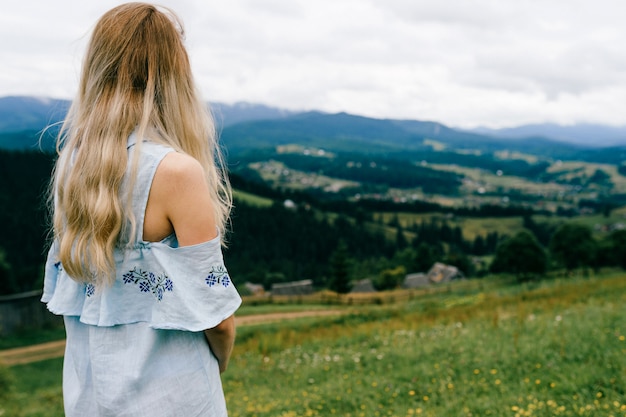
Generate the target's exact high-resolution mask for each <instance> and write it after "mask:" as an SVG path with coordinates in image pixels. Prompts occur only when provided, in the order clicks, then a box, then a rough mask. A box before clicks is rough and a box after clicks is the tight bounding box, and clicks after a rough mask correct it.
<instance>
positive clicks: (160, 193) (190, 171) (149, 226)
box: [144, 152, 235, 372]
mask: <svg viewBox="0 0 626 417" xmlns="http://www.w3.org/2000/svg"><path fill="white" fill-rule="evenodd" d="M172 231H174V232H175V233H176V238H177V240H178V244H179V245H180V246H189V245H195V244H198V243H202V242H206V241H208V240H211V239H213V238H215V237H216V236H217V227H216V223H215V217H214V213H213V206H212V201H211V196H210V193H209V185H208V183H207V181H206V178H205V175H204V170H203V169H202V166H201V165H200V163H199V162H198V161H196V160H195V159H193V158H192V157H190V156H188V155H185V154H180V153H175V152H172V153H169V154H167V155H166V156H165V158H163V160H162V161H161V164H160V165H159V167H158V169H157V172H156V174H155V176H154V180H153V182H152V187H151V189H150V195H149V197H148V205H147V207H146V215H145V220H144V239H146V240H160V239H162V238H164V237H166V236H167V235H169V234H170V233H171V232H172ZM204 334H205V336H206V339H207V341H208V342H209V347H210V348H211V351H212V352H213V354H214V355H215V357H216V358H217V360H218V363H219V367H220V372H224V371H225V370H226V368H227V366H228V361H229V359H230V354H231V352H232V350H233V345H234V342H235V318H234V316H230V317H228V318H227V319H225V320H224V321H222V322H221V323H220V324H218V325H217V326H215V327H213V328H212V329H207V330H205V331H204Z"/></svg>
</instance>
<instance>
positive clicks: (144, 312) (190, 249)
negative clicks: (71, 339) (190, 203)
mask: <svg viewBox="0 0 626 417" xmlns="http://www.w3.org/2000/svg"><path fill="white" fill-rule="evenodd" d="M55 250H56V249H55V246H54V245H53V247H52V248H51V249H50V254H49V255H48V262H47V263H46V276H45V280H44V294H43V297H42V301H43V302H45V303H47V306H48V309H49V310H50V311H51V312H53V313H55V314H59V315H67V316H78V317H79V319H80V321H81V322H83V323H85V324H91V325H95V326H115V325H120V324H130V323H137V322H146V323H148V325H149V326H150V327H152V328H155V329H172V330H188V331H201V330H205V329H210V328H213V327H215V326H217V325H218V324H220V323H221V322H222V321H223V320H224V319H226V318H228V317H229V316H231V315H232V314H233V313H234V312H235V311H236V310H237V309H238V308H239V306H240V305H241V297H240V296H239V293H238V292H237V290H236V289H235V286H234V284H233V282H232V280H231V278H230V276H229V274H228V271H227V270H226V267H225V266H224V261H223V256H222V251H221V246H220V239H219V237H217V238H215V239H213V240H210V241H207V242H204V243H200V244H198V245H193V246H185V247H176V246H175V245H174V246H172V245H170V244H166V243H161V242H141V243H139V244H137V245H135V247H134V248H132V249H127V250H124V251H122V250H120V251H119V252H118V253H116V261H117V262H116V270H117V277H116V280H115V282H114V284H113V285H112V286H110V287H104V288H99V287H95V286H94V285H93V284H90V283H80V282H76V281H74V280H73V279H71V278H70V277H69V276H68V275H67V273H66V272H65V271H64V270H63V267H62V265H61V264H60V263H59V262H58V261H56V260H55V256H56V255H55Z"/></svg>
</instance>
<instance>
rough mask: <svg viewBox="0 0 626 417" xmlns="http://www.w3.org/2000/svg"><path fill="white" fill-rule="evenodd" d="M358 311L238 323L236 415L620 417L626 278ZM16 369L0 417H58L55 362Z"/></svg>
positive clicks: (502, 282) (623, 412)
mask: <svg viewBox="0 0 626 417" xmlns="http://www.w3.org/2000/svg"><path fill="white" fill-rule="evenodd" d="M304 305H306V300H305V301H304ZM260 307H261V308H263V309H264V310H263V311H265V312H268V311H270V310H269V309H270V307H268V306H267V305H263V306H260ZM280 308H281V309H286V308H288V307H285V306H281V307H280ZM300 308H301V307H298V310H299V309H300ZM316 308H319V306H317V307H316ZM246 309H247V311H246V313H251V312H253V311H254V308H253V307H246ZM350 311H351V313H349V314H346V315H343V316H340V317H332V318H329V317H325V318H307V319H300V320H292V321H283V322H281V323H273V324H259V325H253V326H244V327H241V328H240V329H239V332H238V342H237V346H236V349H235V353H234V356H233V360H232V363H231V367H230V369H229V370H228V372H227V373H226V374H224V377H223V382H224V389H225V392H226V396H227V402H228V406H229V410H230V416H231V417H239V416H241V417H243V416H246V417H254V416H256V417H266V416H267V417H269V416H272V417H289V416H294V417H295V416H332V415H337V416H345V417H348V416H350V417H360V416H362V417H369V416H400V417H405V416H490V415H493V416H555V415H560V416H626V324H625V322H624V317H625V316H626V275H625V274H624V273H606V274H603V275H601V276H595V277H591V278H583V277H569V278H552V279H550V280H546V281H543V282H540V283H527V284H515V283H512V282H511V281H510V280H507V279H504V278H488V279H483V280H472V281H465V282H459V283H458V284H455V285H450V286H446V287H441V288H439V289H438V290H437V291H429V292H424V293H422V294H417V295H415V296H413V297H408V299H407V301H402V302H398V301H396V302H395V303H392V304H385V303H383V304H381V305H372V304H370V305H365V306H353V307H351V310H350ZM9 372H10V373H11V374H12V378H13V380H14V384H13V388H12V390H11V391H10V394H9V397H8V399H6V400H4V401H3V402H0V404H5V405H2V406H0V409H3V408H4V411H5V412H4V415H11V416H60V415H62V412H61V388H60V372H61V361H60V360H51V361H45V362H39V363H35V364H30V365H21V366H15V367H12V368H9ZM0 395H1V394H0ZM0 400H1V397H0ZM2 414H3V413H2V411H0V415H2Z"/></svg>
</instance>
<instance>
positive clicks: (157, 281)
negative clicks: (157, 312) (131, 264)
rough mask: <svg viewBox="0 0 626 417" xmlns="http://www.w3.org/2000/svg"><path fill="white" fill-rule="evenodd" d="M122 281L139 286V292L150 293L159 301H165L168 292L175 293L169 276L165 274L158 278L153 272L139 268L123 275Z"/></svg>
mask: <svg viewBox="0 0 626 417" xmlns="http://www.w3.org/2000/svg"><path fill="white" fill-rule="evenodd" d="M122 280H123V281H124V284H137V285H139V291H141V292H150V293H152V295H154V296H155V297H156V299H157V300H159V301H161V300H162V299H163V294H165V292H166V291H170V292H171V291H174V284H173V283H172V280H171V279H169V277H168V276H167V275H165V274H163V275H158V276H157V275H155V274H154V273H152V272H149V271H143V270H141V269H138V268H137V267H135V268H133V270H132V271H128V272H127V273H125V274H124V275H122Z"/></svg>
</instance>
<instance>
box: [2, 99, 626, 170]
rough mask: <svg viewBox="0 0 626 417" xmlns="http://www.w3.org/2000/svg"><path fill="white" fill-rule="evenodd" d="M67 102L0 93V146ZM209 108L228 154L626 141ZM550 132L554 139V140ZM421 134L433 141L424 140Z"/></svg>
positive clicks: (49, 120)
mask: <svg viewBox="0 0 626 417" xmlns="http://www.w3.org/2000/svg"><path fill="white" fill-rule="evenodd" d="M69 105H70V102H69V101H68V100H57V99H47V98H35V97H4V98H0V148H8V149H28V148H32V147H35V146H37V143H38V139H39V136H40V132H41V131H42V129H44V128H45V127H46V126H49V125H50V124H53V123H56V122H58V121H60V120H62V119H63V117H64V115H65V112H66V111H67V109H68V108H69ZM210 107H211V108H212V111H213V113H214V115H215V119H216V121H217V123H218V125H219V129H220V134H221V137H222V140H223V141H224V142H225V144H226V146H227V148H228V150H229V154H231V155H233V154H237V153H239V154H241V153H246V152H252V153H254V152H255V151H256V150H259V149H266V150H268V151H269V150H273V149H274V148H275V147H276V146H277V145H284V144H300V145H303V146H309V147H319V148H325V149H328V150H331V151H337V152H357V153H385V154H388V155H392V154H397V155H401V154H403V153H406V152H415V151H433V149H432V143H433V142H432V141H435V142H437V143H439V144H442V145H444V147H445V148H446V151H447V152H457V151H478V152H482V153H493V152H495V151H498V150H509V151H519V152H524V153H529V154H534V155H539V156H542V157H551V158H554V159H577V158H578V159H580V158H585V159H589V158H591V157H593V158H595V160H596V161H605V160H607V158H609V159H610V160H611V161H613V160H616V158H617V157H618V156H621V155H622V154H623V153H624V147H623V146H622V147H615V149H611V150H610V151H607V150H606V149H607V146H606V145H607V144H610V143H626V139H622V142H620V139H619V138H620V137H621V136H620V134H621V133H620V132H622V130H624V132H625V133H626V129H619V128H610V127H606V126H594V125H582V126H579V129H578V130H577V129H575V128H574V127H558V126H556V125H529V126H522V127H519V128H514V129H502V130H489V129H482V130H480V129H479V130H474V131H465V130H460V129H453V128H450V127H448V126H445V125H443V124H441V123H437V122H431V121H417V120H394V119H373V118H368V117H362V116H356V115H351V114H347V113H337V114H328V113H322V112H306V113H297V112H291V111H287V110H284V109H279V108H274V107H269V106H265V105H261V104H251V103H235V104H232V105H231V104H224V103H212V104H211V105H210ZM566 134H567V135H569V136H567V137H566V136H565V135H566ZM553 136H554V137H556V139H552V137H553ZM547 137H550V139H547ZM624 137H625V138H626V136H624ZM567 138H569V139H567ZM426 139H429V140H431V142H430V144H429V143H428V142H425V140H426ZM52 143H53V137H52V135H48V137H45V138H44V141H43V146H44V147H45V148H49V147H50V146H51V144H52ZM603 146H604V147H603ZM594 148H595V149H594ZM583 150H584V152H583ZM591 150H593V151H594V152H591ZM611 155H612V156H611ZM618 163H619V161H618Z"/></svg>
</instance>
